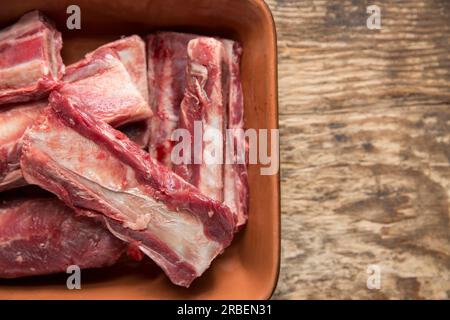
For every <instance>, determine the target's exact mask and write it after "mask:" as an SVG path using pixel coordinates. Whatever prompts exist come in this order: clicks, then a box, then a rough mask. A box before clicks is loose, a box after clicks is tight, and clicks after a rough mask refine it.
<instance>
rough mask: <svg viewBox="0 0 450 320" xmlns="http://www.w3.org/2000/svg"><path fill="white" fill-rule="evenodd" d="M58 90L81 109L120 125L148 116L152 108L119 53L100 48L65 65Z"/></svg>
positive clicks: (112, 123)
mask: <svg viewBox="0 0 450 320" xmlns="http://www.w3.org/2000/svg"><path fill="white" fill-rule="evenodd" d="M63 80H64V82H62V83H61V85H59V86H58V89H57V90H58V91H59V92H60V93H62V94H64V95H65V96H67V97H68V98H69V99H71V100H73V101H74V102H76V104H77V106H78V107H79V108H81V109H82V110H84V111H87V112H90V113H92V114H93V115H95V116H96V117H98V118H100V119H102V120H104V121H106V122H108V123H110V124H111V125H113V126H120V125H124V124H126V123H130V122H134V121H139V120H144V119H148V118H149V117H150V116H151V114H152V112H151V110H150V107H149V106H148V104H147V102H146V101H145V99H144V98H143V97H142V95H141V93H140V92H139V90H138V88H137V87H136V85H135V83H134V81H133V79H132V78H131V76H130V74H129V73H128V71H127V69H126V68H125V66H124V64H123V63H122V62H121V60H120V58H119V56H118V54H117V53H116V52H115V51H114V50H112V49H109V48H101V49H98V50H95V51H94V52H92V53H90V54H87V55H86V57H85V58H84V59H83V60H81V61H79V62H77V63H75V64H72V65H70V66H68V67H67V69H66V74H65V75H64V77H63Z"/></svg>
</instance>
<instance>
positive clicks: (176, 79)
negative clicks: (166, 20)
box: [147, 32, 198, 168]
mask: <svg viewBox="0 0 450 320" xmlns="http://www.w3.org/2000/svg"><path fill="white" fill-rule="evenodd" d="M196 37H198V36H196V35H193V34H185V33H177V32H158V33H155V34H152V35H150V36H148V38H147V44H148V83H149V99H150V107H151V108H152V111H153V118H152V119H151V135H150V144H149V152H150V154H151V155H152V156H153V158H155V159H157V160H158V161H160V162H161V163H163V164H164V165H166V166H167V167H169V168H171V167H172V161H171V160H170V153H171V151H172V147H173V142H172V141H171V139H170V137H171V134H172V132H173V131H174V130H175V129H176V128H177V127H178V121H179V112H180V103H181V100H182V99H183V96H184V88H185V86H186V84H185V83H186V82H185V78H186V65H187V59H188V56H187V45H188V43H189V41H190V40H192V39H194V38H196Z"/></svg>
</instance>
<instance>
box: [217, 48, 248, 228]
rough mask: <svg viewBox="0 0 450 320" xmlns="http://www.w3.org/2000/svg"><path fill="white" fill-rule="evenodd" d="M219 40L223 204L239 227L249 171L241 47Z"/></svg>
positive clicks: (244, 218)
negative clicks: (223, 95) (223, 90)
mask: <svg viewBox="0 0 450 320" xmlns="http://www.w3.org/2000/svg"><path fill="white" fill-rule="evenodd" d="M222 44H223V46H224V49H225V60H226V62H227V64H228V71H229V80H228V84H229V90H228V110H227V111H226V123H227V126H226V127H227V129H229V130H228V131H229V134H230V136H229V139H228V140H226V145H225V154H226V157H228V159H229V160H230V161H228V162H227V163H228V164H225V166H224V187H223V192H224V201H225V204H226V205H228V206H229V207H230V209H231V212H233V213H234V214H235V215H236V218H237V223H236V227H237V228H240V227H241V226H243V225H244V224H245V223H246V221H247V215H248V175H247V165H246V162H245V161H246V158H247V157H246V154H247V149H248V146H247V142H246V140H245V138H244V131H243V130H244V101H243V94H242V85H241V76H240V60H241V54H242V48H241V46H240V44H239V43H237V42H235V41H232V40H222ZM238 150H242V152H240V151H238ZM238 155H239V157H238Z"/></svg>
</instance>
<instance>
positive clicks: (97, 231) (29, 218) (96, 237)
mask: <svg viewBox="0 0 450 320" xmlns="http://www.w3.org/2000/svg"><path fill="white" fill-rule="evenodd" d="M0 247H1V250H0V278H17V277H24V276H33V275H44V274H51V273H57V272H66V269H67V267H68V266H70V265H78V266H79V267H80V268H98V267H105V266H109V265H112V264H114V263H115V262H116V261H117V260H118V259H119V257H120V256H121V255H122V253H123V252H124V251H125V249H126V244H125V243H123V242H122V241H120V240H118V239H117V238H116V237H114V236H113V235H112V234H111V233H110V232H109V231H108V230H106V229H105V228H104V227H103V226H102V225H101V223H99V222H97V221H95V220H93V219H90V218H86V217H76V216H75V214H74V212H73V210H72V209H70V208H68V207H66V206H65V205H64V204H63V203H62V202H61V201H59V200H58V199H56V198H54V197H51V198H45V197H44V198H40V197H31V198H17V199H12V200H11V199H8V200H0Z"/></svg>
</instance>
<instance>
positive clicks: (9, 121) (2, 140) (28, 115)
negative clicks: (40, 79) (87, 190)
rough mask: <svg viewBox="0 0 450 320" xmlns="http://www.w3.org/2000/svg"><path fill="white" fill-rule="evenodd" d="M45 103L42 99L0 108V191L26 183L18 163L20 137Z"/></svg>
mask: <svg viewBox="0 0 450 320" xmlns="http://www.w3.org/2000/svg"><path fill="white" fill-rule="evenodd" d="M46 105H47V100H44V101H38V102H27V103H19V104H14V105H8V106H4V107H2V108H0V192H1V191H4V190H7V189H12V188H16V187H19V186H22V185H25V184H26V182H25V180H24V179H23V177H22V171H21V170H20V165H19V158H20V146H21V138H22V135H23V133H24V132H25V130H26V129H27V128H28V127H29V126H31V124H32V123H33V122H34V120H35V119H36V118H37V117H38V116H39V114H40V112H41V111H42V110H43V109H44V107H45V106H46Z"/></svg>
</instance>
